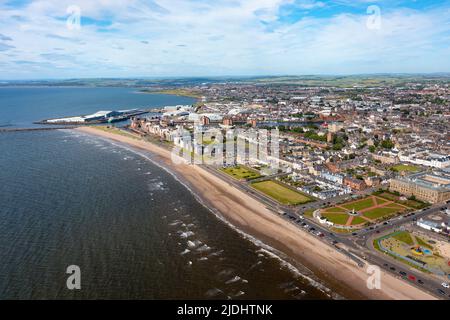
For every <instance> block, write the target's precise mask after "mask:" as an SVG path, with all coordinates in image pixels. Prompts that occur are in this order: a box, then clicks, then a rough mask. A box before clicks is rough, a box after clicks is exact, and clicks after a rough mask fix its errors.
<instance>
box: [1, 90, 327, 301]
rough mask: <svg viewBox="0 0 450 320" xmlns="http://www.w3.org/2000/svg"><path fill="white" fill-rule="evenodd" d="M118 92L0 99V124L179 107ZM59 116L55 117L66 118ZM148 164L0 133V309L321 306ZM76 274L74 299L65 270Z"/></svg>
mask: <svg viewBox="0 0 450 320" xmlns="http://www.w3.org/2000/svg"><path fill="white" fill-rule="evenodd" d="M191 102H192V100H190V99H187V98H179V97H172V96H153V95H143V94H134V93H133V91H132V90H130V89H121V88H108V89H97V88H96V89H65V88H64V89H58V88H51V89H50V88H42V89H41V88H39V89H37V88H30V89H28V88H27V89H0V122H2V123H7V124H8V125H10V126H26V127H28V126H29V125H30V124H31V123H32V122H33V121H35V120H36V118H37V119H40V118H49V117H54V116H58V117H59V116H67V115H76V114H83V113H90V112H95V111H97V110H100V109H107V110H109V109H115V108H119V107H121V108H124V109H126V108H134V107H140V106H163V105H173V104H185V103H191ZM66 108H67V109H66ZM149 158H151V155H149V154H146V153H143V152H137V151H135V150H132V149H127V148H124V147H123V146H120V145H117V144H114V143H111V142H109V141H106V140H102V139H100V138H96V137H91V136H88V135H85V134H80V133H78V132H73V131H45V132H44V131H39V132H9V133H0V299H15V298H19V299H53V298H63V299H64V298H87V299H98V298H102V299H103V298H113V299H116V298H117V299H156V298H157V299H177V298H179V299H182V298H198V299H213V298H222V299H227V298H232V299H242V298H246V299H312V298H314V299H317V298H320V299H326V298H328V294H326V293H324V291H322V290H320V289H319V288H318V287H317V286H316V285H315V284H314V282H312V281H310V280H308V279H307V278H305V277H303V276H301V274H299V273H298V272H295V270H292V268H291V267H290V266H289V265H288V264H286V263H284V262H282V261H280V260H279V259H278V258H276V257H274V256H273V255H272V254H271V253H270V252H268V251H266V250H265V249H263V248H261V247H260V246H258V245H257V244H254V243H253V242H251V241H250V240H247V239H246V238H244V237H243V236H242V235H240V234H239V233H238V232H236V231H235V230H233V229H232V228H231V227H229V226H228V225H226V224H225V223H223V222H222V221H220V220H219V219H218V218H216V217H215V216H214V215H213V214H212V213H211V212H210V211H209V210H208V209H206V208H205V207H203V206H202V205H201V204H200V203H198V202H197V201H196V200H195V198H194V197H193V196H192V195H191V194H190V192H189V191H188V190H187V189H186V188H185V187H184V186H183V185H182V184H180V183H179V182H178V181H177V180H175V178H173V177H172V176H171V175H170V174H169V173H167V172H166V171H164V170H163V169H161V168H160V167H158V166H157V165H155V164H154V163H152V162H151V161H149ZM69 265H77V266H79V267H80V269H81V286H82V288H81V290H79V291H70V290H68V289H67V288H66V279H67V276H68V275H67V274H66V273H65V272H66V268H67V267H68V266H69Z"/></svg>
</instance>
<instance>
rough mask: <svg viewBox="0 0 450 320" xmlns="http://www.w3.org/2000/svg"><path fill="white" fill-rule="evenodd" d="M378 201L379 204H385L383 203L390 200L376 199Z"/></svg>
mask: <svg viewBox="0 0 450 320" xmlns="http://www.w3.org/2000/svg"><path fill="white" fill-rule="evenodd" d="M376 201H377V203H378V204H383V203H386V202H388V200H386V199H383V198H379V197H376Z"/></svg>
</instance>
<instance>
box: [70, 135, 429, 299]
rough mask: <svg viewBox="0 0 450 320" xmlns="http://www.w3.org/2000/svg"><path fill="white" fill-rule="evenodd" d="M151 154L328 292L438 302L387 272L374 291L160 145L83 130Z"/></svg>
mask: <svg viewBox="0 0 450 320" xmlns="http://www.w3.org/2000/svg"><path fill="white" fill-rule="evenodd" d="M76 130H79V131H81V132H84V133H88V134H93V135H97V136H101V137H104V138H107V139H111V140H115V141H118V142H121V143H125V144H128V145H130V146H133V147H137V148H140V149H143V150H146V151H149V152H151V153H152V154H154V155H155V156H156V158H157V161H158V162H160V163H161V165H163V166H164V167H166V168H167V169H169V170H171V171H172V172H174V173H175V174H176V175H177V176H181V177H183V179H184V180H185V181H186V182H187V184H188V185H189V186H190V187H191V188H192V189H193V191H194V192H195V193H196V194H197V195H198V196H199V197H200V198H201V200H202V201H203V202H204V203H206V204H207V205H208V206H211V207H213V208H215V209H217V210H218V211H219V212H220V214H221V215H222V216H223V217H224V218H225V219H226V220H227V221H228V222H229V223H231V224H232V225H233V226H235V227H236V228H238V229H240V230H242V231H243V232H245V233H246V234H248V235H250V236H253V237H255V238H257V239H259V240H261V241H262V242H264V243H266V244H267V245H269V246H271V247H273V248H275V249H277V250H279V251H281V252H283V253H284V254H285V255H287V256H288V257H290V258H291V259H292V260H293V262H295V261H297V262H298V263H300V264H301V265H304V266H306V267H307V268H308V269H310V270H311V271H312V272H313V273H314V274H315V275H316V276H317V277H318V278H320V279H322V280H323V281H324V282H325V283H326V284H327V286H329V287H330V288H332V289H333V290H336V291H337V293H338V294H340V295H342V296H344V297H346V298H351V299H396V300H409V299H418V300H424V299H426V300H428V299H435V298H434V297H433V296H431V295H430V294H428V293H426V292H423V291H421V290H419V289H418V288H416V287H414V286H412V285H410V284H408V283H407V282H405V281H403V280H401V279H398V278H396V277H394V276H392V275H390V274H388V273H384V272H383V271H382V276H381V290H369V289H368V288H367V285H366V281H367V278H368V274H367V273H366V272H365V269H363V268H359V267H358V266H357V265H356V263H355V262H353V261H352V260H350V259H349V258H347V257H346V256H344V255H343V254H341V253H340V252H338V251H336V250H335V249H333V248H332V247H331V246H329V245H327V244H325V243H323V242H322V241H320V240H319V239H317V238H315V237H314V236H312V235H310V234H309V233H307V232H304V231H302V230H300V229H299V228H297V227H296V226H294V225H292V224H291V223H289V222H287V221H285V220H284V219H282V218H281V217H280V216H278V215H276V214H274V213H273V212H271V211H269V210H268V209H267V208H266V207H265V205H263V204H262V203H260V202H258V201H256V200H255V199H254V198H252V197H250V196H249V195H247V194H246V193H244V192H242V191H240V190H238V189H236V188H234V187H232V186H230V185H229V184H228V183H227V182H225V181H223V180H222V179H220V178H218V177H216V176H215V175H213V174H211V173H209V172H208V171H206V170H204V169H202V168H201V167H198V166H192V165H187V164H179V165H175V164H174V163H173V162H172V160H171V153H170V151H169V150H167V149H166V148H163V147H159V146H157V145H156V144H152V143H149V142H145V141H142V140H138V139H133V138H131V137H127V136H125V135H118V134H114V133H111V132H106V131H102V130H98V129H95V128H91V127H82V128H78V129H76Z"/></svg>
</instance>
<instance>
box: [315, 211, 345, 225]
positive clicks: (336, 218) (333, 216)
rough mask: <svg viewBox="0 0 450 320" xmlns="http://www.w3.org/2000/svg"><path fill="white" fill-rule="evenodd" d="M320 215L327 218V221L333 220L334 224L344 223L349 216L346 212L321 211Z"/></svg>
mask: <svg viewBox="0 0 450 320" xmlns="http://www.w3.org/2000/svg"><path fill="white" fill-rule="evenodd" d="M321 216H322V217H324V218H327V219H328V221H331V222H333V223H334V224H340V225H345V224H346V223H347V221H348V219H349V218H350V216H349V215H348V214H345V213H344V214H339V213H322V214H321Z"/></svg>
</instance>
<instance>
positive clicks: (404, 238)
mask: <svg viewBox="0 0 450 320" xmlns="http://www.w3.org/2000/svg"><path fill="white" fill-rule="evenodd" d="M393 238H394V239H397V240H398V241H401V242H404V243H406V244H407V245H410V246H412V245H413V244H414V241H413V239H412V238H411V235H410V234H409V232H406V231H401V232H399V233H397V234H396V235H395V236H393Z"/></svg>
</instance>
